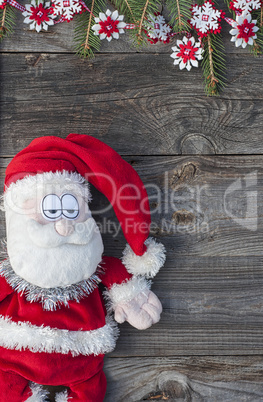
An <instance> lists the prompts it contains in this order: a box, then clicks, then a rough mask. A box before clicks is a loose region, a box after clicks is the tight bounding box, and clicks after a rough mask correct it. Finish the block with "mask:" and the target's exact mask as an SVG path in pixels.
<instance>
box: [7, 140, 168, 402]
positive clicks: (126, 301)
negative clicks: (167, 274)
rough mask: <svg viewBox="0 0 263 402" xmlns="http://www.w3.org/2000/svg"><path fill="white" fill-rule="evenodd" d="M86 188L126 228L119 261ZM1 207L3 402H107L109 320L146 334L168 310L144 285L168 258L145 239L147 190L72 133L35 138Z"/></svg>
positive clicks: (15, 165) (96, 144) (15, 164)
mask: <svg viewBox="0 0 263 402" xmlns="http://www.w3.org/2000/svg"><path fill="white" fill-rule="evenodd" d="M89 183H92V184H93V185H94V186H95V187H96V188H97V189H98V190H99V191H100V192H101V193H103V194H104V195H106V197H107V198H108V200H109V201H110V203H111V204H112V207H113V209H114V211H115V213H116V216H117V218H118V221H119V223H120V225H121V227H122V230H123V233H124V235H125V237H126V240H127V243H128V244H127V246H126V248H125V250H124V253H123V258H122V261H121V260H119V259H117V258H113V257H107V256H104V255H103V243H102V238H101V234H100V232H99V230H98V226H97V225H96V223H95V221H94V219H93V218H92V216H91V212H90V209H89V201H90V199H91V194H90V189H89ZM3 199H4V210H5V214H6V230H7V242H6V252H5V257H4V260H3V261H2V263H1V266H0V402H9V401H10V402H23V401H37V402H38V401H39V402H40V401H46V400H48V399H47V398H48V393H47V391H46V389H44V388H43V387H42V385H50V386H52V385H54V386H57V385H64V386H65V387H67V388H66V390H65V391H63V392H59V393H57V395H56V401H57V402H64V401H72V402H75V401H82V402H101V401H103V399H104V396H105V390H106V380H105V375H104V373H103V371H102V368H103V356H104V354H105V353H107V352H110V351H112V350H113V349H114V347H115V343H116V338H117V336H118V329H117V327H116V325H117V324H116V322H115V321H114V319H113V317H112V316H111V314H110V313H111V312H113V313H114V318H115V320H116V321H117V322H118V323H122V322H124V321H128V322H129V323H130V324H131V325H133V326H134V327H135V328H138V329H145V328H148V327H150V326H151V325H152V324H153V323H156V322H158V321H159V318H160V313H161V310H162V307H161V304H160V301H159V300H158V298H157V297H156V296H155V294H154V293H152V292H151V291H150V282H149V281H148V280H147V278H150V277H153V276H154V275H155V274H156V273H157V272H158V270H159V269H160V267H161V266H162V265H163V263H164V260H165V253H164V247H163V245H161V244H158V243H156V241H155V240H153V239H152V238H148V235H149V227H150V211H149V203H148V198H147V193H146V190H145V187H144V185H143V183H142V181H141V179H140V178H139V176H138V174H137V173H136V172H135V170H134V169H133V168H132V167H131V166H130V165H129V164H128V163H127V162H125V161H124V160H123V159H122V158H121V157H120V156H119V155H118V154H117V153H116V152H115V151H114V150H113V149H112V148H110V147H109V146H107V145H105V144H104V143H102V142H101V141H99V140H97V139H95V138H93V137H90V136H88V135H78V134H70V135H69V136H68V137H67V138H66V139H62V138H58V137H53V136H51V137H42V138H37V139H35V140H34V141H32V142H31V144H30V145H29V146H27V147H26V148H25V149H23V150H22V151H21V152H19V153H18V154H17V155H16V156H15V157H14V158H13V160H12V161H11V162H10V164H9V165H8V167H7V169H6V177H5V192H4V196H3ZM100 283H102V284H103V285H104V286H105V287H106V288H107V290H106V305H107V309H106V307H105V302H104V300H103V298H102V295H101V291H100V289H99V288H98V285H99V284H100Z"/></svg>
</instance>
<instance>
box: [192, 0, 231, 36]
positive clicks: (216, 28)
mask: <svg viewBox="0 0 263 402" xmlns="http://www.w3.org/2000/svg"><path fill="white" fill-rule="evenodd" d="M191 11H192V18H191V20H190V24H191V26H192V27H193V28H195V29H196V30H197V32H198V35H199V36H201V37H203V36H206V35H207V34H209V33H214V34H216V33H219V32H220V31H221V24H220V21H221V19H222V18H223V16H224V13H223V11H222V10H217V9H216V8H215V7H214V3H212V2H211V1H210V0H207V1H205V2H204V4H203V5H202V6H199V5H197V4H195V5H194V6H193V7H192V10H191Z"/></svg>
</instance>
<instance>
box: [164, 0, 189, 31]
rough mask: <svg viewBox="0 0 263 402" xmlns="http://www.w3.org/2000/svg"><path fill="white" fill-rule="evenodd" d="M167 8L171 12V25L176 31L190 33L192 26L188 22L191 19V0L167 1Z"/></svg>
mask: <svg viewBox="0 0 263 402" xmlns="http://www.w3.org/2000/svg"><path fill="white" fill-rule="evenodd" d="M166 4H167V8H168V10H169V16H170V18H171V19H170V24H171V25H172V26H173V28H174V31H175V32H177V31H182V30H183V31H189V30H190V26H189V23H188V20H190V18H191V11H190V8H191V5H192V1H191V0H167V1H166Z"/></svg>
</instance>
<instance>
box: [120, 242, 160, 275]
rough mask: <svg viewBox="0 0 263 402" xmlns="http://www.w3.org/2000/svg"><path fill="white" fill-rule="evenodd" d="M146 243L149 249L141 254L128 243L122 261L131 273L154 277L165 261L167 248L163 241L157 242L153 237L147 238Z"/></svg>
mask: <svg viewBox="0 0 263 402" xmlns="http://www.w3.org/2000/svg"><path fill="white" fill-rule="evenodd" d="M145 245H146V246H147V250H146V251H145V253H144V254H143V255H142V256H139V255H136V254H135V253H134V252H133V251H132V249H131V247H130V246H129V245H128V244H127V245H126V247H125V249H124V251H123V257H122V262H123V264H124V265H125V267H126V269H127V271H128V272H129V273H130V274H133V275H145V276H146V277H147V278H153V277H154V276H155V275H156V274H157V273H158V272H159V270H160V268H161V267H162V266H163V264H164V263H165V258H166V257H165V248H164V245H163V244H162V243H157V242H156V240H155V239H153V238H152V237H149V238H148V239H147V240H146V242H145Z"/></svg>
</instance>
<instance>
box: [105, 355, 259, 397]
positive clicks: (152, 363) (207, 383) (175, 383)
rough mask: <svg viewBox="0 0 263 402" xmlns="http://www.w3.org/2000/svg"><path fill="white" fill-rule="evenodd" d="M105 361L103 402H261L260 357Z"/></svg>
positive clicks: (109, 359)
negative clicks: (105, 387) (105, 388)
mask: <svg viewBox="0 0 263 402" xmlns="http://www.w3.org/2000/svg"><path fill="white" fill-rule="evenodd" d="M105 360H106V361H105V363H106V364H105V371H106V375H107V378H108V388H107V395H106V399H105V402H111V401H116V402H137V401H143V400H147V401H156V400H157V401H160V400H162V401H163V400H165V401H168V402H172V401H173V402H174V401H177V402H190V401H193V402H242V401H244V402H260V401H262V399H263V383H262V368H263V360H262V357H253V358H251V357H235V358H229V357H226V358H224V357H219V358H210V357H198V358H188V357H182V358H180V357H175V356H174V357H172V358H165V357H164V358H134V359H111V358H106V359H105ZM158 395H159V398H158ZM161 396H163V397H161Z"/></svg>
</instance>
